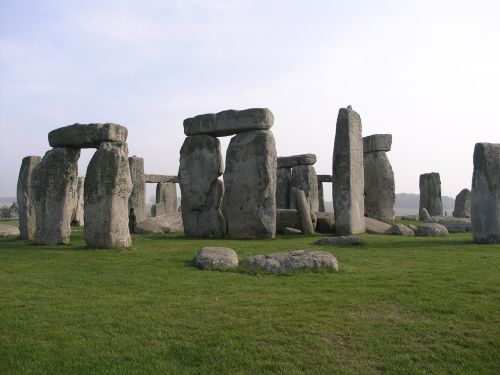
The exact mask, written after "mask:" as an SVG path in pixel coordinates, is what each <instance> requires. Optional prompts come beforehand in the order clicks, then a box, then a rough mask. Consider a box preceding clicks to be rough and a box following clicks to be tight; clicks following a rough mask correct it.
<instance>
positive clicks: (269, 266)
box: [241, 250, 339, 274]
mask: <svg viewBox="0 0 500 375" xmlns="http://www.w3.org/2000/svg"><path fill="white" fill-rule="evenodd" d="M241 263H242V264H243V265H244V266H245V267H248V268H251V269H265V270H267V271H268V272H269V273H273V274H284V273H289V272H292V271H295V270H309V271H317V270H335V271H338V270H339V264H338V262H337V258H335V256H333V255H332V254H330V253H327V252H326V251H314V250H297V251H291V252H289V253H274V254H266V255H255V256H251V257H248V258H245V259H243V261H242V262H241Z"/></svg>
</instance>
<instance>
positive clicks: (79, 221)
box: [71, 177, 85, 227]
mask: <svg viewBox="0 0 500 375" xmlns="http://www.w3.org/2000/svg"><path fill="white" fill-rule="evenodd" d="M84 185H85V177H78V188H77V189H76V190H77V192H76V196H77V197H76V206H75V211H74V212H73V217H72V219H71V223H72V224H75V225H78V226H80V227H83V225H84V214H83V207H84V203H83V199H84V198H83V191H84Z"/></svg>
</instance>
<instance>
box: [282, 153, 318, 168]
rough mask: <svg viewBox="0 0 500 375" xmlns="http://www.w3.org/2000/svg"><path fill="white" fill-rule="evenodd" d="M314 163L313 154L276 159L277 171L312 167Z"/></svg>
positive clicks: (314, 157) (314, 156)
mask: <svg viewBox="0 0 500 375" xmlns="http://www.w3.org/2000/svg"><path fill="white" fill-rule="evenodd" d="M315 163H316V155H315V154H301V155H291V156H280V157H278V169H280V168H293V167H297V166H299V165H313V164H315Z"/></svg>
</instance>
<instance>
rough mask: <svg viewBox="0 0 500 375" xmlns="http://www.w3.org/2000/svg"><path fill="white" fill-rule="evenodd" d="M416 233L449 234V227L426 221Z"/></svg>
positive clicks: (425, 234)
mask: <svg viewBox="0 0 500 375" xmlns="http://www.w3.org/2000/svg"><path fill="white" fill-rule="evenodd" d="M415 234H416V235H417V236H422V237H429V236H431V237H435V236H447V235H448V229H446V227H445V226H444V225H441V224H438V223H426V224H422V225H420V226H418V228H417V231H416V232H415Z"/></svg>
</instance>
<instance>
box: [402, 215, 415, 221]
mask: <svg viewBox="0 0 500 375" xmlns="http://www.w3.org/2000/svg"><path fill="white" fill-rule="evenodd" d="M401 220H418V215H404V216H401Z"/></svg>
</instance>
